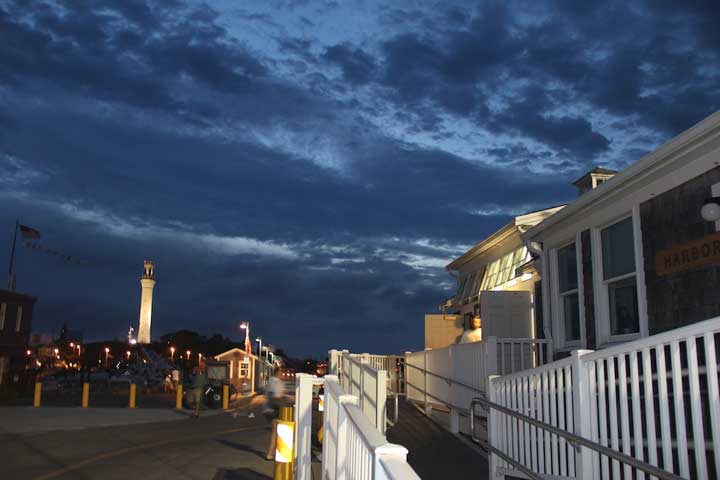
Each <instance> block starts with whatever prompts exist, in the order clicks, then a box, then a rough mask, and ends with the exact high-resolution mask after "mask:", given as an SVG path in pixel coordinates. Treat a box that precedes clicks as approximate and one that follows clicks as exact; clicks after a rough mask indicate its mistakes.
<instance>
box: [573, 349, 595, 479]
mask: <svg viewBox="0 0 720 480" xmlns="http://www.w3.org/2000/svg"><path fill="white" fill-rule="evenodd" d="M591 351H592V350H574V351H573V352H572V366H571V372H572V393H573V424H574V428H575V434H576V435H578V436H580V437H583V438H587V439H590V440H594V439H593V438H592V435H591V433H590V429H591V426H592V424H591V423H590V422H591V421H593V419H591V418H590V415H588V413H589V412H590V402H592V401H594V399H592V398H590V388H589V379H588V374H587V369H585V367H584V365H583V361H582V356H583V355H584V354H586V353H590V352H591ZM575 468H576V471H577V476H578V478H580V479H589V478H592V475H593V472H592V451H591V450H590V449H589V448H584V447H580V451H579V452H577V453H576V454H575Z"/></svg>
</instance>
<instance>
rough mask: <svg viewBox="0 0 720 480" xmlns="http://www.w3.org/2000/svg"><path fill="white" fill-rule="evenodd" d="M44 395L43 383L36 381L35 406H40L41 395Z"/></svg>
mask: <svg viewBox="0 0 720 480" xmlns="http://www.w3.org/2000/svg"><path fill="white" fill-rule="evenodd" d="M41 396H42V383H41V382H35V398H33V407H35V408H39V407H40V397H41Z"/></svg>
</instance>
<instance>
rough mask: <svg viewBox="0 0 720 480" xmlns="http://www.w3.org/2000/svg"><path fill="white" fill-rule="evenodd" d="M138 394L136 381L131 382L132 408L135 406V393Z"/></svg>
mask: <svg viewBox="0 0 720 480" xmlns="http://www.w3.org/2000/svg"><path fill="white" fill-rule="evenodd" d="M136 394H137V387H136V386H135V384H134V383H131V384H130V404H129V405H128V406H129V407H130V408H135V395H136Z"/></svg>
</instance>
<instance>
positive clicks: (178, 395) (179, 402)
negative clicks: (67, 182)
mask: <svg viewBox="0 0 720 480" xmlns="http://www.w3.org/2000/svg"><path fill="white" fill-rule="evenodd" d="M175 408H176V409H177V410H182V385H180V384H178V386H177V393H176V395H175Z"/></svg>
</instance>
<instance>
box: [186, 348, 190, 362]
mask: <svg viewBox="0 0 720 480" xmlns="http://www.w3.org/2000/svg"><path fill="white" fill-rule="evenodd" d="M185 353H186V354H187V359H188V360H190V350H186V351H185Z"/></svg>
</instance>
